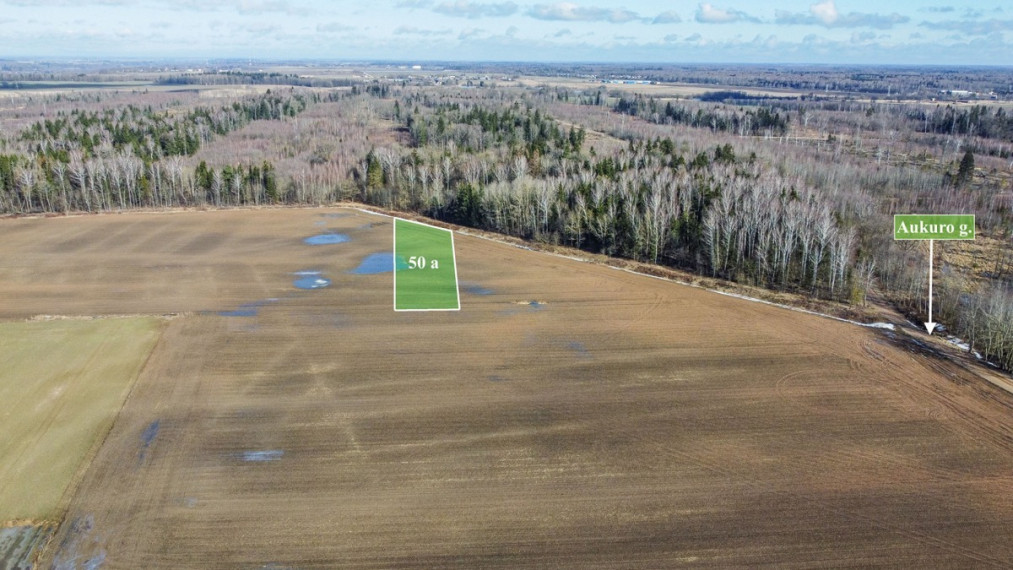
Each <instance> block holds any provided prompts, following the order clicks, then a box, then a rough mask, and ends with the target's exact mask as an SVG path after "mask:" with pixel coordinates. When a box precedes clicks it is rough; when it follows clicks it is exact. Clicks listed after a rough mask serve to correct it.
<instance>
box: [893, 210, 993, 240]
mask: <svg viewBox="0 0 1013 570" xmlns="http://www.w3.org/2000/svg"><path fill="white" fill-rule="evenodd" d="M893 239H951V240H952V239H966V240H973V239H974V214H969V215H964V214H939V215H937V214H925V215H923V214H898V215H896V216H894V217H893Z"/></svg>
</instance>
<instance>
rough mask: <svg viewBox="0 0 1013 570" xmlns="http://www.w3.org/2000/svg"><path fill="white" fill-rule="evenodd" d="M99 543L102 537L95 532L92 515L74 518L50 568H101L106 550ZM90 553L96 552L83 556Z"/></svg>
mask: <svg viewBox="0 0 1013 570" xmlns="http://www.w3.org/2000/svg"><path fill="white" fill-rule="evenodd" d="M101 545H102V537H101V536H99V535H98V533H96V532H95V518H94V517H93V516H92V515H88V516H86V517H83V518H76V519H74V520H73V521H72V522H71V523H70V532H69V533H68V535H67V537H66V538H65V539H63V542H62V543H61V544H60V547H59V551H58V552H57V554H56V558H55V560H53V566H52V568H54V569H57V570H71V569H73V570H77V569H78V568H87V569H88V570H96V569H97V568H101V567H102V564H103V563H105V561H106V551H105V549H104V548H102V547H101ZM96 551H97V553H96ZM90 553H96V554H94V555H92V556H88V557H87V558H85V557H86V556H87V555H88V554H90ZM82 558H84V560H83V561H81V559H82Z"/></svg>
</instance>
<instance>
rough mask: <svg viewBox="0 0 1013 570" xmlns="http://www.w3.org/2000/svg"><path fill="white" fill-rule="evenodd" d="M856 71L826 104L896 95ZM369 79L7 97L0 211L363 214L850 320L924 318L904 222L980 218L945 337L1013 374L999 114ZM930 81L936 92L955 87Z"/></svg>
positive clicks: (1006, 147) (802, 96)
mask: <svg viewBox="0 0 1013 570" xmlns="http://www.w3.org/2000/svg"><path fill="white" fill-rule="evenodd" d="M501 71H503V72H504V73H505V72H506V71H508V70H501ZM567 71H568V74H570V75H572V74H573V73H574V72H586V71H587V70H586V69H576V70H574V69H570V70H567ZM739 71H741V70H739ZM557 72H558V70H557ZM478 73H481V74H482V75H478ZM678 73H680V71H679V70H667V71H666V72H665V74H661V73H659V72H657V70H655V71H654V72H650V70H639V71H636V72H631V74H630V76H636V77H652V78H653V80H659V79H662V78H665V77H668V78H670V79H674V78H676V76H677V75H678ZM686 73H689V74H690V75H692V77H693V78H694V81H696V82H697V83H708V82H707V81H706V79H707V78H708V77H712V76H715V77H716V76H719V75H720V74H719V72H718V71H715V70H705V69H691V70H687V71H686ZM819 73H820V74H821V75H819V77H820V79H819V81H827V80H828V79H827V77H826V72H824V71H820V72H819ZM863 73H871V74H872V75H869V76H868V78H866V79H868V81H866V79H863V77H865V76H863V75H861V74H858V73H856V72H855V71H854V70H844V71H840V72H838V75H837V76H836V79H835V80H836V83H835V85H850V86H856V85H861V84H865V83H868V82H869V81H872V82H873V83H875V84H876V85H880V84H885V85H886V88H887V92H888V93H892V92H893V87H892V85H895V84H896V82H895V81H892V80H890V79H884V77H886V76H885V75H884V76H880V75H875V74H874V73H872V72H871V71H868V70H866V71H863ZM377 75H378V77H374V78H370V79H367V78H363V79H359V80H349V79H347V77H346V78H341V79H337V78H330V79H320V80H317V79H314V80H310V79H305V80H304V79H301V78H300V77H299V76H298V75H294V74H291V73H257V74H250V73H225V74H217V75H215V76H214V77H208V78H203V79H202V78H200V77H199V76H198V77H196V78H195V77H190V76H183V75H179V74H172V73H169V74H165V75H164V76H161V77H159V78H157V79H156V80H155V81H154V82H153V83H152V84H151V86H150V87H146V88H143V89H139V88H134V89H129V90H128V89H124V88H116V89H109V90H101V91H99V90H79V91H78V90H63V91H60V90H57V91H46V90H40V91H31V92H27V93H25V92H21V91H18V92H17V95H16V96H14V95H11V96H10V97H7V96H6V95H4V96H3V97H0V127H2V130H0V211H2V212H3V213H5V214H10V215H32V214H61V213H70V212H96V211H116V210H123V209H130V208H179V207H188V208H191V207H192V208H208V207H214V208H220V207H234V206H257V205H272V204H322V203H330V202H335V201H342V200H357V201H361V202H363V203H366V204H372V205H375V206H379V207H383V208H388V209H392V210H398V211H404V212H415V213H419V214H422V215H425V216H429V217H432V218H435V219H439V220H444V221H448V222H452V223H456V224H460V225H464V226H469V227H473V228H478V229H482V230H487V231H491V232H498V233H501V234H505V235H509V236H514V237H517V238H521V239H524V240H530V241H533V242H540V243H546V244H557V245H565V246H570V247H575V248H580V249H584V250H587V251H590V252H594V253H600V254H604V255H608V256H615V257H621V258H627V259H631V260H636V261H640V262H645V263H650V264H658V265H662V266H668V267H673V268H678V269H680V270H686V271H691V272H694V273H697V274H699V275H704V276H708V277H711V278H719V279H722V280H727V281H731V282H736V283H740V284H744V285H749V286H756V287H763V288H767V289H770V290H774V291H779V292H785V293H791V294H796V295H799V296H800V297H809V298H818V299H823V300H826V301H829V302H833V303H838V304H841V305H844V306H851V307H856V308H857V307H866V306H868V305H870V304H874V303H879V304H883V305H885V306H889V307H892V308H895V309H896V310H899V311H900V312H901V313H903V314H904V315H905V316H906V317H908V318H909V319H910V320H911V321H912V322H920V321H921V320H924V319H925V318H926V316H925V315H926V311H927V306H926V305H927V277H928V275H927V272H928V259H927V251H926V249H925V248H923V247H921V245H920V244H917V243H904V242H895V241H894V240H893V239H892V234H891V229H892V222H891V218H892V216H893V215H894V214H899V213H968V214H975V215H976V216H977V223H978V225H979V234H980V235H981V236H982V239H980V240H979V241H977V242H975V244H974V247H973V248H969V247H963V246H960V245H959V244H955V245H952V246H946V247H942V248H941V249H942V251H943V253H941V254H940V255H939V263H937V267H938V269H937V275H936V295H935V307H936V311H937V312H936V314H937V315H938V318H937V319H936V320H938V321H939V322H940V323H942V324H943V325H944V326H945V329H946V331H947V332H948V333H952V334H953V335H955V336H957V337H959V338H962V339H964V340H966V341H967V342H968V344H969V345H970V349H971V351H975V352H978V353H980V354H981V355H982V357H983V358H985V359H987V360H989V361H991V362H994V363H996V364H997V365H999V366H1002V367H1004V368H1006V369H1007V370H1010V369H1013V290H1011V289H1013V285H1011V284H1013V246H1011V241H1010V240H1011V236H1013V192H1011V189H1013V185H1011V178H1013V161H1011V156H1013V115H1011V112H1013V109H1011V108H1010V106H1009V103H1008V102H1006V101H1003V100H980V101H971V102H960V101H951V100H940V101H932V100H930V99H924V98H912V99H904V100H889V99H885V98H879V97H881V95H880V94H877V91H876V90H872V91H871V92H870V93H866V94H865V95H864V96H858V95H856V93H853V92H849V93H845V94H838V95H834V94H833V93H832V92H830V90H829V89H824V91H823V92H822V93H818V95H819V96H816V95H814V94H813V92H811V91H810V89H814V88H816V87H818V85H817V83H818V81H817V82H814V83H813V84H811V85H795V83H794V82H793V81H795V80H794V79H793V80H791V81H786V82H784V83H783V84H779V85H777V87H778V88H792V87H801V88H804V90H799V91H798V92H796V93H778V94H776V95H762V94H757V93H752V92H749V93H747V91H746V90H745V88H746V87H756V86H769V85H767V84H766V83H764V78H768V74H767V73H766V72H759V71H758V72H757V73H755V74H753V75H750V76H748V77H743V76H742V74H741V73H739V79H740V81H739V82H738V83H737V84H732V83H728V82H724V81H720V82H719V81H714V82H710V83H713V84H718V85H721V89H719V90H705V91H701V92H698V93H695V94H687V93H684V92H679V91H672V92H670V93H667V92H664V91H663V90H653V91H649V90H640V91H638V90H637V89H635V88H623V87H621V86H616V85H612V84H602V83H600V82H598V81H591V80H588V81H584V82H581V83H576V84H574V83H572V81H571V83H567V84H561V83H560V82H558V81H553V80H551V78H549V77H547V78H546V80H545V81H544V82H535V83H534V84H531V83H528V84H523V85H522V84H516V83H514V82H512V81H497V80H495V79H494V78H490V77H489V75H488V70H487V69H481V70H477V71H476V75H475V77H474V78H473V79H474V80H462V78H461V77H459V76H454V78H453V79H452V80H451V79H449V78H448V77H442V78H439V80H434V79H433V76H432V75H417V76H407V75H405V74H404V73H401V72H398V73H388V74H386V75H383V74H377ZM938 75H939V76H940V77H941V78H942V79H939V80H938V81H937V82H936V83H932V84H931V86H932V87H933V88H934V87H936V86H937V85H941V86H943V87H946V86H947V85H948V83H947V81H946V80H945V78H946V77H947V75H946V74H945V73H943V72H939V73H938ZM568 76H569V75H568ZM786 77H793V76H792V75H791V74H788V75H786ZM904 77H906V78H907V80H909V81H914V79H912V76H910V75H904ZM32 78H33V79H47V80H49V79H52V78H51V77H49V76H45V77H38V76H33V77H32ZM877 78H878V79H877ZM4 79H5V80H7V81H10V80H11V79H12V77H10V76H9V75H5V76H4ZM15 79H16V78H15ZM921 79H922V80H924V79H926V78H925V77H922V78H921ZM803 83H804V82H803ZM921 84H922V85H923V86H924V84H925V82H924V81H922V83H921ZM994 84H996V82H994V81H991V80H989V81H988V82H986V84H984V85H983V86H982V87H981V91H983V92H984V91H986V90H987V89H991V88H993V87H994ZM237 86H240V87H241V88H237ZM725 86H727V88H725ZM186 87H193V88H192V89H190V88H186ZM651 87H654V86H653V85H652V86H651ZM181 88H182V89H181ZM928 91H930V92H931V91H932V89H929V90H928ZM962 247H963V249H962Z"/></svg>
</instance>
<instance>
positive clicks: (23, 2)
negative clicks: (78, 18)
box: [0, 0, 133, 8]
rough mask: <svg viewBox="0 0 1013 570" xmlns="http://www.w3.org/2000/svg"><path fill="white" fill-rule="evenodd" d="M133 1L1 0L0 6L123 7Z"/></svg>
mask: <svg viewBox="0 0 1013 570" xmlns="http://www.w3.org/2000/svg"><path fill="white" fill-rule="evenodd" d="M131 3H133V0H78V1H75V0H3V1H2V2H0V4H8V5H10V6H28V7H31V8H37V7H39V6H96V5H97V6H123V5H125V4H131Z"/></svg>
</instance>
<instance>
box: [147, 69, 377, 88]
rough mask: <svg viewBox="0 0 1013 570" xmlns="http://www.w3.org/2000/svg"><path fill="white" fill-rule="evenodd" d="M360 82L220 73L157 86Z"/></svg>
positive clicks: (185, 76) (170, 80) (172, 77)
mask: <svg viewBox="0 0 1013 570" xmlns="http://www.w3.org/2000/svg"><path fill="white" fill-rule="evenodd" d="M359 83H361V81H358V80H354V79H337V78H321V77H308V76H305V75H295V74H292V73H267V72H252V71H225V72H221V73H195V74H193V73H188V74H182V75H170V76H168V77H162V78H159V79H158V80H157V81H156V84H158V85H292V86H294V87H351V86H352V85H357V84H359Z"/></svg>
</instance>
